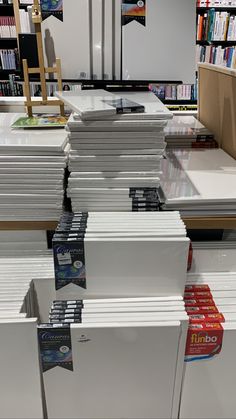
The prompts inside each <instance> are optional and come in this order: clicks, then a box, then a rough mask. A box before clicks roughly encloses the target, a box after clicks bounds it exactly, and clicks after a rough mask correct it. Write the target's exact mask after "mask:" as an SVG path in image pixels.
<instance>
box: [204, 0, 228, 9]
mask: <svg viewBox="0 0 236 419" xmlns="http://www.w3.org/2000/svg"><path fill="white" fill-rule="evenodd" d="M197 7H222V8H223V7H224V8H226V7H236V0H197Z"/></svg>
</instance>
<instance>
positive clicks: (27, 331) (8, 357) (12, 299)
mask: <svg viewBox="0 0 236 419" xmlns="http://www.w3.org/2000/svg"><path fill="white" fill-rule="evenodd" d="M6 249H7V250H6ZM6 249H2V250H1V257H0V266H1V269H0V334H1V358H0V368H1V375H0V386H1V394H0V404H1V409H0V418H9V419H11V418H37V419H38V418H43V403H42V392H41V381H40V368H39V362H38V339H37V323H38V319H37V317H38V309H37V301H36V298H35V293H34V287H33V283H32V279H33V278H40V277H41V278H45V279H46V278H48V279H49V278H52V277H53V265H52V256H51V254H50V253H49V252H45V251H43V252H37V251H35V250H34V251H30V250H27V251H14V252H12V253H10V252H9V250H8V247H6Z"/></svg>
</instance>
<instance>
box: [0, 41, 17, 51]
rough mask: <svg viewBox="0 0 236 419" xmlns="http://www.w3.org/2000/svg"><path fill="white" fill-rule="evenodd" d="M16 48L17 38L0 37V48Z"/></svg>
mask: <svg viewBox="0 0 236 419" xmlns="http://www.w3.org/2000/svg"><path fill="white" fill-rule="evenodd" d="M14 48H17V38H0V49H14Z"/></svg>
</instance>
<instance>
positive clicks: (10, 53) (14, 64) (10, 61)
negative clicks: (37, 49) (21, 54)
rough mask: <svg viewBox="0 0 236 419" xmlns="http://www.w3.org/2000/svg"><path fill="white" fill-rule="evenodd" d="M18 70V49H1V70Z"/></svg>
mask: <svg viewBox="0 0 236 419" xmlns="http://www.w3.org/2000/svg"><path fill="white" fill-rule="evenodd" d="M17 68H18V51H17V49H16V48H15V49H1V50H0V69H1V70H16V69H17Z"/></svg>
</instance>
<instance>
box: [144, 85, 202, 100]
mask: <svg viewBox="0 0 236 419" xmlns="http://www.w3.org/2000/svg"><path fill="white" fill-rule="evenodd" d="M149 89H150V90H151V91H152V92H153V93H154V94H155V95H156V96H157V97H158V98H159V99H164V100H197V83H196V84H180V85H154V84H151V85H149Z"/></svg>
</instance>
